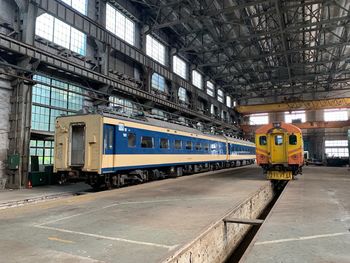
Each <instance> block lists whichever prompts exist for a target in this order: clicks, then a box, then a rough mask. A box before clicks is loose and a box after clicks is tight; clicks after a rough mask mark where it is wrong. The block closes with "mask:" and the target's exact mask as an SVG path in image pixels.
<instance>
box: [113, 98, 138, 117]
mask: <svg viewBox="0 0 350 263" xmlns="http://www.w3.org/2000/svg"><path fill="white" fill-rule="evenodd" d="M109 106H110V107H113V108H115V109H116V111H117V112H119V113H123V114H126V115H132V114H133V113H134V111H136V105H135V103H134V102H133V101H131V100H128V99H125V98H122V97H117V96H109Z"/></svg>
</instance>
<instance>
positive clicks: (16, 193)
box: [0, 182, 92, 209]
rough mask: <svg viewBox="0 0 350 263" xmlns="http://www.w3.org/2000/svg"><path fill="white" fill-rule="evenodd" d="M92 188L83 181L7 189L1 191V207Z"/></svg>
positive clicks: (67, 194)
mask: <svg viewBox="0 0 350 263" xmlns="http://www.w3.org/2000/svg"><path fill="white" fill-rule="evenodd" d="M91 189H92V188H91V187H90V186H89V185H87V184H85V183H83V182H79V183H72V184H66V185H45V186H36V187H33V188H31V189H26V188H24V189H5V190H1V191H0V209H1V208H5V207H7V206H12V205H17V204H19V205H21V204H25V203H28V202H31V201H40V200H45V199H50V198H53V197H58V196H64V195H66V196H69V194H74V193H77V192H85V191H89V190H91Z"/></svg>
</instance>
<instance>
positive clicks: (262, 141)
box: [259, 136, 267, 145]
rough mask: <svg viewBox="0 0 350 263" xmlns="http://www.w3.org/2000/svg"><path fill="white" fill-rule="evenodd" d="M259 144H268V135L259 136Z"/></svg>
mask: <svg viewBox="0 0 350 263" xmlns="http://www.w3.org/2000/svg"><path fill="white" fill-rule="evenodd" d="M259 144H260V145H266V144H267V139H266V136H260V137H259Z"/></svg>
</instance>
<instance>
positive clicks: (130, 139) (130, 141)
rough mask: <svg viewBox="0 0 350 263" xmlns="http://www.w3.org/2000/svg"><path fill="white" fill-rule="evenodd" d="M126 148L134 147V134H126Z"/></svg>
mask: <svg viewBox="0 0 350 263" xmlns="http://www.w3.org/2000/svg"><path fill="white" fill-rule="evenodd" d="M128 147H130V148H132V147H136V134H135V133H128Z"/></svg>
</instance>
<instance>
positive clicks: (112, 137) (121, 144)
mask: <svg viewBox="0 0 350 263" xmlns="http://www.w3.org/2000/svg"><path fill="white" fill-rule="evenodd" d="M103 133H104V154H208V153H209V154H226V143H225V142H218V141H215V140H206V139H200V138H196V137H190V136H182V135H176V134H169V133H163V132H156V131H151V130H145V129H138V128H131V127H125V126H119V125H117V126H115V125H110V124H104V132H103ZM129 134H134V135H135V138H136V142H135V146H134V147H129V146H128V135H129ZM145 136H148V137H151V138H153V148H143V147H141V138H142V137H145ZM161 139H167V140H169V148H160V140H161ZM175 140H180V141H182V145H181V149H175ZM187 142H191V143H192V149H186V143H187ZM196 144H200V145H201V148H200V149H196ZM205 145H208V150H206V149H205ZM230 153H234V154H237V155H243V154H255V147H253V146H246V145H239V144H232V143H230Z"/></svg>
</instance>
